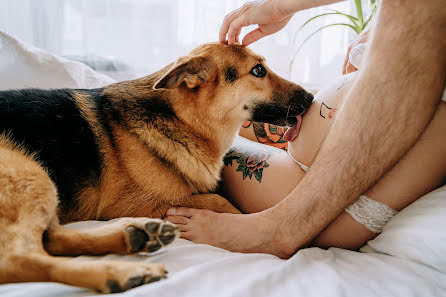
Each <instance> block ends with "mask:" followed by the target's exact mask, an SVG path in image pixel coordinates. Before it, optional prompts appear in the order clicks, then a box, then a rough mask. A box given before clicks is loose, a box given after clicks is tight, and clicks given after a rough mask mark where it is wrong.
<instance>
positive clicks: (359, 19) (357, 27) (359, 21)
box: [290, 0, 379, 69]
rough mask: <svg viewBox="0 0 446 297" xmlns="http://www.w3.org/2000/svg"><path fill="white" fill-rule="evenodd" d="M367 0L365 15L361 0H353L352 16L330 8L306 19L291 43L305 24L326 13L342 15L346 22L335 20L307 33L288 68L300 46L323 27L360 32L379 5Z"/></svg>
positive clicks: (295, 54) (293, 57)
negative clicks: (345, 28)
mask: <svg viewBox="0 0 446 297" xmlns="http://www.w3.org/2000/svg"><path fill="white" fill-rule="evenodd" d="M366 1H367V6H368V9H367V11H368V13H367V15H364V13H363V10H362V2H361V0H354V5H355V8H356V14H357V16H356V17H355V16H352V15H350V14H347V13H343V12H341V11H338V10H334V9H330V11H329V12H326V13H321V14H318V15H316V16H314V17H312V18H310V19H308V20H307V21H306V22H305V23H304V24H303V25H302V26H301V27H300V28H299V29H298V30H297V31H296V34H295V35H294V39H293V43H292V44H295V43H296V39H297V36H298V35H299V33H300V32H301V30H302V29H303V28H305V26H307V25H308V24H309V23H311V22H312V21H314V20H316V19H318V18H321V17H324V16H327V15H339V16H343V17H345V18H346V22H336V23H332V24H328V25H325V26H322V27H320V28H318V29H317V30H315V31H314V32H312V33H311V34H310V35H308V36H307V37H306V38H305V39H304V40H303V41H302V42H301V43H300V45H299V46H298V47H297V49H296V51H295V52H294V54H293V56H292V59H291V62H290V69H291V68H292V67H293V63H294V60H295V58H296V56H297V54H298V53H299V51H300V50H301V48H302V47H303V46H304V45H305V43H306V42H307V41H308V40H309V39H310V38H311V37H312V36H314V35H315V34H317V33H318V32H320V31H322V30H323V29H325V28H328V27H333V26H347V27H349V28H351V29H353V30H354V31H355V33H356V34H358V35H359V34H360V33H361V32H362V31H363V30H364V29H365V28H366V27H367V25H368V24H369V23H370V21H371V19H372V17H373V16H374V15H375V13H376V11H377V10H378V6H379V0H366Z"/></svg>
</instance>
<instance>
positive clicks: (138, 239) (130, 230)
mask: <svg viewBox="0 0 446 297" xmlns="http://www.w3.org/2000/svg"><path fill="white" fill-rule="evenodd" d="M125 231H126V234H127V241H128V252H130V253H136V252H140V251H145V252H149V253H153V252H156V251H158V250H159V249H161V248H162V247H163V246H166V245H169V244H170V243H172V242H173V241H174V240H175V238H177V237H178V235H179V230H178V227H177V226H176V225H174V224H172V223H170V222H163V221H161V220H158V219H145V220H141V219H140V218H138V219H137V220H132V221H129V222H128V225H127V227H125Z"/></svg>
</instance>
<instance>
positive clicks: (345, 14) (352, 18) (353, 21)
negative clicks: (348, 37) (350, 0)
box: [330, 9, 358, 24]
mask: <svg viewBox="0 0 446 297" xmlns="http://www.w3.org/2000/svg"><path fill="white" fill-rule="evenodd" d="M330 10H331V11H334V12H336V13H338V14H342V15H343V16H345V17H348V18H349V19H350V21H352V23H354V24H357V23H356V22H357V21H358V18H355V17H354V16H352V15H349V14H347V13H343V12H342V11H339V10H336V9H330Z"/></svg>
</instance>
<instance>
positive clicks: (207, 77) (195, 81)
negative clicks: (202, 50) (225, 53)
mask: <svg viewBox="0 0 446 297" xmlns="http://www.w3.org/2000/svg"><path fill="white" fill-rule="evenodd" d="M216 76H217V66H216V65H215V63H214V62H213V61H212V60H211V59H210V58H205V57H202V56H186V57H180V58H179V59H178V60H177V61H176V62H175V64H174V65H173V66H172V68H170V69H169V71H167V73H166V74H164V75H163V77H161V78H160V79H159V80H158V81H157V82H156V83H155V84H154V85H153V89H154V90H157V89H173V88H176V87H178V86H180V85H184V86H185V87H187V88H190V89H193V88H197V87H199V86H201V85H202V84H203V83H205V82H209V81H214V80H215V78H216Z"/></svg>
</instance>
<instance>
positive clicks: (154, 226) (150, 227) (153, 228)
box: [145, 222, 160, 234]
mask: <svg viewBox="0 0 446 297" xmlns="http://www.w3.org/2000/svg"><path fill="white" fill-rule="evenodd" d="M145 227H146V230H147V232H149V234H157V233H158V230H159V227H160V223H158V222H148V223H147V224H146V226H145Z"/></svg>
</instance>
